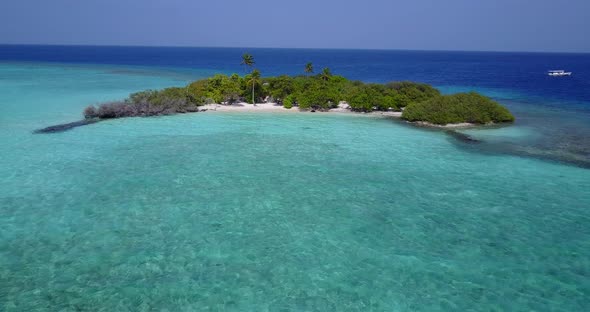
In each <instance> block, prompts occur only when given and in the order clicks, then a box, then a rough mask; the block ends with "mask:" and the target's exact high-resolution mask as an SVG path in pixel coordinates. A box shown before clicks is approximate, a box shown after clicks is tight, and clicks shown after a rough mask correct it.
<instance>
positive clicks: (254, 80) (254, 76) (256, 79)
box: [248, 69, 260, 106]
mask: <svg viewBox="0 0 590 312" xmlns="http://www.w3.org/2000/svg"><path fill="white" fill-rule="evenodd" d="M248 83H251V84H252V103H253V104H254V106H256V101H255V100H254V87H255V86H256V85H257V84H260V71H259V70H258V69H255V70H253V71H252V73H251V74H250V79H249V80H248Z"/></svg>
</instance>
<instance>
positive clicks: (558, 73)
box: [548, 69, 572, 77]
mask: <svg viewBox="0 0 590 312" xmlns="http://www.w3.org/2000/svg"><path fill="white" fill-rule="evenodd" d="M548 75H549V76H554V77H560V76H571V75H572V72H566V71H565V70H563V69H559V70H550V71H549V73H548Z"/></svg>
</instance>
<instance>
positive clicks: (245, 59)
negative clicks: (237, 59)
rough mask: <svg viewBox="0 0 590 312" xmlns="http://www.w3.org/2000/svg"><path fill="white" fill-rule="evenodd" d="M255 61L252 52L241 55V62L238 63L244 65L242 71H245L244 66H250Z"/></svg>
mask: <svg viewBox="0 0 590 312" xmlns="http://www.w3.org/2000/svg"><path fill="white" fill-rule="evenodd" d="M255 63H256V62H254V57H253V56H252V54H250V53H244V55H242V62H241V63H240V65H244V72H246V67H245V66H249V67H252V66H253V65H254V64H255Z"/></svg>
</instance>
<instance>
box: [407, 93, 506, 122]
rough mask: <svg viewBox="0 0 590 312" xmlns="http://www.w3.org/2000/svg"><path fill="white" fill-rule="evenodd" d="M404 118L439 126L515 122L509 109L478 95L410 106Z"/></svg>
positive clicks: (435, 99) (462, 94)
mask: <svg viewBox="0 0 590 312" xmlns="http://www.w3.org/2000/svg"><path fill="white" fill-rule="evenodd" d="M402 118H404V119H406V120H408V121H426V122H430V123H433V124H439V125H444V124H450V123H462V122H469V123H475V124H486V123H491V122H512V121H514V116H513V115H512V114H511V113H510V112H509V111H508V109H506V108H505V107H503V106H502V105H500V104H498V103H497V102H495V101H493V100H491V99H490V98H488V97H485V96H483V95H480V94H477V93H475V92H470V93H458V94H453V95H444V96H437V97H434V98H431V99H429V100H426V101H424V102H421V103H413V104H410V105H408V106H407V107H406V108H405V110H404V112H403V114H402Z"/></svg>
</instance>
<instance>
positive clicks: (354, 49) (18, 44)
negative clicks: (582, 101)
mask: <svg viewBox="0 0 590 312" xmlns="http://www.w3.org/2000/svg"><path fill="white" fill-rule="evenodd" d="M0 46H48V47H107V48H108V47H111V48H186V49H190V48H193V49H194V48H204V49H211V48H216V49H269V50H270V49H275V50H344V51H346V50H348V51H408V52H472V53H539V54H590V51H588V52H579V51H524V50H444V49H442V50H438V49H430V50H428V49H409V48H307V47H238V46H190V45H139V44H137V45H135V44H130V45H118V44H67V43H63V44H62V43H2V42H0Z"/></svg>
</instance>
